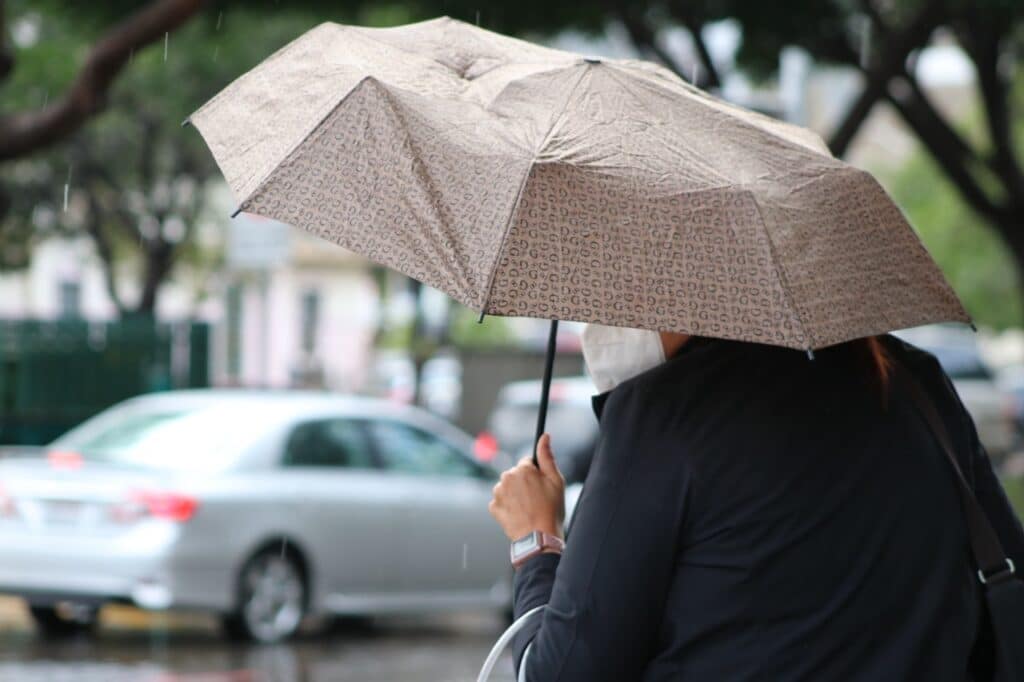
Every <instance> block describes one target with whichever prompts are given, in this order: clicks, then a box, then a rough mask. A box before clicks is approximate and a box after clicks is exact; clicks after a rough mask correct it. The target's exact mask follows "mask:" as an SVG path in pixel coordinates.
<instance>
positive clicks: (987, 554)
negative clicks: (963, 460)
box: [902, 369, 1014, 584]
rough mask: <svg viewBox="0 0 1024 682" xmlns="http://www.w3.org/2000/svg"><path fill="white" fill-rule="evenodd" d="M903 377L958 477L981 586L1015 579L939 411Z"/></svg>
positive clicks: (907, 376)
mask: <svg viewBox="0 0 1024 682" xmlns="http://www.w3.org/2000/svg"><path fill="white" fill-rule="evenodd" d="M902 375H903V377H904V379H905V380H906V381H905V384H906V386H907V388H908V389H909V391H910V394H911V397H912V398H913V400H914V404H915V405H916V407H917V410H918V412H919V413H920V415H921V416H922V417H923V418H924V420H925V422H927V424H928V426H929V427H930V429H931V432H932V435H933V436H935V440H936V441H938V443H939V446H940V447H941V448H942V451H943V452H944V453H945V455H946V459H947V460H949V463H950V465H951V466H952V467H953V471H954V472H955V473H956V482H957V490H958V492H959V493H960V506H961V507H962V508H963V512H964V518H965V519H966V521H967V533H968V535H969V536H970V541H971V551H972V552H973V554H974V562H975V565H976V566H977V567H978V577H979V578H980V579H981V582H983V583H988V584H996V583H999V582H1002V581H1003V580H1008V579H1010V578H1012V577H1013V573H1014V571H1013V564H1012V563H1010V561H1009V560H1008V559H1007V558H1006V552H1004V551H1003V546H1002V544H1001V543H1000V542H999V537H998V536H997V535H996V532H995V530H994V529H993V528H992V524H991V523H989V521H988V517H987V516H986V515H985V510H984V509H982V508H981V505H980V504H979V503H978V500H977V498H975V497H974V492H973V491H972V490H971V486H970V484H969V483H968V482H967V479H966V478H964V472H963V471H962V470H961V469H960V464H959V463H958V462H957V459H956V454H955V453H954V451H953V444H952V441H951V440H950V438H949V432H948V431H947V430H946V427H945V425H944V424H943V423H942V418H941V417H940V416H939V412H938V410H936V409H935V405H934V404H933V403H932V401H931V399H930V398H929V397H928V394H927V393H925V390H924V389H923V388H922V387H921V384H920V383H918V381H917V379H916V378H914V376H913V375H912V374H911V373H910V371H909V370H907V369H903V371H902Z"/></svg>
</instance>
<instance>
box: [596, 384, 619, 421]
mask: <svg viewBox="0 0 1024 682" xmlns="http://www.w3.org/2000/svg"><path fill="white" fill-rule="evenodd" d="M614 390H615V389H614V388H613V389H612V391H614ZM612 391H605V392H604V393H598V394H597V395H595V396H593V397H591V398H590V405H591V406H592V407H593V408H594V415H595V416H596V417H597V421H601V413H602V412H604V404H605V403H606V402H608V396H610V395H611V394H612Z"/></svg>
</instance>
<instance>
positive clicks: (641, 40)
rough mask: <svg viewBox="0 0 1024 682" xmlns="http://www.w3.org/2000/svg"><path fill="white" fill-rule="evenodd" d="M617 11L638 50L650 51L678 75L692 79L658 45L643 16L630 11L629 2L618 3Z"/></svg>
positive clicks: (684, 78) (687, 79)
mask: <svg viewBox="0 0 1024 682" xmlns="http://www.w3.org/2000/svg"><path fill="white" fill-rule="evenodd" d="M615 13H616V15H617V16H618V18H619V21H621V22H622V25H623V26H625V27H626V32H627V33H629V38H630V40H632V41H633V44H634V45H635V46H636V47H637V49H638V50H640V51H641V52H648V53H649V54H651V55H653V56H654V57H655V59H657V60H658V61H659V62H661V63H662V64H663V65H664V66H665V67H666V68H668V69H669V70H671V71H672V72H673V73H675V74H676V75H677V76H679V77H680V78H682V79H683V80H685V81H687V82H689V81H690V79H689V78H688V77H687V76H686V75H685V74H683V70H682V68H680V65H679V64H678V63H677V62H676V60H675V59H674V58H673V57H672V55H670V54H669V53H668V52H666V51H665V50H663V49H662V48H661V46H659V45H658V41H657V40H655V37H654V32H653V31H652V30H651V29H650V27H649V26H648V25H647V24H646V22H644V20H643V19H642V18H640V17H638V16H636V15H634V14H633V13H632V12H630V10H629V9H628V4H627V3H623V2H619V3H617V4H616V6H615Z"/></svg>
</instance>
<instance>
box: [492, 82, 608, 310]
mask: <svg viewBox="0 0 1024 682" xmlns="http://www.w3.org/2000/svg"><path fill="white" fill-rule="evenodd" d="M583 66H584V68H582V69H580V76H579V78H577V79H576V82H575V83H574V84H573V86H572V87H571V88H569V91H568V94H566V96H565V100H564V101H563V102H562V104H561V106H560V107H559V108H558V113H557V115H555V117H554V118H553V119H552V121H551V127H550V128H548V131H547V133H545V135H544V138H543V139H542V140H541V141H540V144H538V145H537V148H536V149H534V150H533V158H532V159H530V163H528V164H527V165H526V172H525V173H523V179H522V180H521V181H520V182H519V190H518V191H517V192H516V199H515V201H514V202H512V210H511V211H509V214H508V220H507V221H506V222H505V230H504V232H502V235H501V244H499V245H498V250H497V252H496V253H495V254H494V263H492V264H491V274H490V276H489V277H488V278H487V291H486V292H485V294H484V300H483V302H482V303H481V305H480V319H481V320H483V317H484V314H485V313H486V312H487V305H488V304H489V303H490V302H491V290H492V289H493V288H494V276H495V275H496V274H497V273H498V264H499V263H500V262H501V254H502V253H503V252H504V251H505V242H507V241H508V233H509V232H511V231H512V221H513V220H514V219H515V217H516V214H517V213H518V212H519V202H520V201H522V198H523V192H524V190H525V189H526V183H527V182H528V181H529V179H530V175H531V174H532V173H533V169H534V166H536V165H537V156H538V155H539V154H540V152H541V150H543V149H544V148H545V147H546V146H547V144H548V141H549V140H550V139H551V135H552V134H553V133H554V132H555V128H556V127H557V126H558V121H559V120H561V118H562V117H563V116H564V115H565V112H566V110H567V109H568V108H569V102H570V101H571V100H572V96H573V95H574V94H575V93H576V90H577V89H579V87H580V83H582V82H583V77H584V76H586V74H587V71H588V70H589V69H590V68H591V66H592V65H591V64H590V63H589V62H585V63H584V65H583Z"/></svg>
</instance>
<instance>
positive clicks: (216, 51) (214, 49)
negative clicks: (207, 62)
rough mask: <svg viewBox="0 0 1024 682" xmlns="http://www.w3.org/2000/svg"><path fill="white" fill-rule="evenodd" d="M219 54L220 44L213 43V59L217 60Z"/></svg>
mask: <svg viewBox="0 0 1024 682" xmlns="http://www.w3.org/2000/svg"><path fill="white" fill-rule="evenodd" d="M219 55H220V45H215V46H214V48H213V61H217V57H218V56H219Z"/></svg>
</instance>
